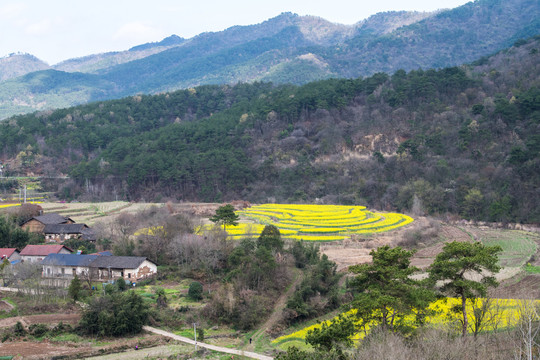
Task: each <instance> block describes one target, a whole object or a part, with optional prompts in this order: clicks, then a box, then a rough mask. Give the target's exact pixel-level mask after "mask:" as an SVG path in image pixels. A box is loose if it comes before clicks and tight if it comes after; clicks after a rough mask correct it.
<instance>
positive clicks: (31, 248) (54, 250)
mask: <svg viewBox="0 0 540 360" xmlns="http://www.w3.org/2000/svg"><path fill="white" fill-rule="evenodd" d="M72 252H73V251H72V250H71V249H70V248H68V247H67V246H65V245H26V246H25V248H24V249H22V250H21V260H22V261H29V262H40V261H42V260H43V259H45V258H46V257H47V255H49V254H71V253H72Z"/></svg>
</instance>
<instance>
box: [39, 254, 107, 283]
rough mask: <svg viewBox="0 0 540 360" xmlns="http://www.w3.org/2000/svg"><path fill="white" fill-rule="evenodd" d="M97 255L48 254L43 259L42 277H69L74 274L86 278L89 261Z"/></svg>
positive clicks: (88, 270) (88, 271)
mask: <svg viewBox="0 0 540 360" xmlns="http://www.w3.org/2000/svg"><path fill="white" fill-rule="evenodd" d="M97 257H98V255H78V254H49V255H47V257H45V259H43V261H41V265H43V277H52V278H70V279H72V278H73V277H74V276H75V275H77V276H79V277H81V278H86V277H88V275H89V273H90V263H92V261H94V260H95V259H96V258H97Z"/></svg>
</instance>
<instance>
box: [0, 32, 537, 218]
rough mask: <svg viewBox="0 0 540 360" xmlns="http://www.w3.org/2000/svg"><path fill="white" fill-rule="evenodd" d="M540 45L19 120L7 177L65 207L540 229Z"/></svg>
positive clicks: (6, 137)
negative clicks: (53, 195)
mask: <svg viewBox="0 0 540 360" xmlns="http://www.w3.org/2000/svg"><path fill="white" fill-rule="evenodd" d="M539 49H540V38H538V37H536V38H532V39H530V40H520V41H518V42H517V43H516V45H515V46H514V47H512V48H510V49H509V50H505V51H502V52H500V53H498V54H497V55H495V56H492V57H490V58H482V59H481V60H479V61H477V62H476V63H475V64H473V65H470V66H463V67H451V68H445V69H441V70H425V71H424V70H416V71H411V72H408V73H407V72H405V71H402V70H400V71H397V72H396V73H394V74H393V75H387V74H384V73H378V74H375V75H373V76H371V77H367V78H357V79H330V80H323V81H318V82H314V83H310V84H307V85H304V86H292V85H279V86H274V85H271V84H268V83H254V84H239V85H236V86H227V85H220V86H217V85H216V86H203V87H197V88H193V89H189V90H182V91H176V92H172V93H168V94H161V95H156V96H132V97H128V98H125V99H122V100H114V101H108V102H102V103H94V104H90V105H85V106H79V107H75V108H69V109H63V110H57V111H50V112H42V113H38V114H34V115H25V116H18V117H14V118H11V119H9V120H7V121H5V122H3V123H2V124H1V125H0V144H2V149H1V153H0V155H1V160H2V161H3V162H4V163H5V164H7V165H6V169H5V173H6V174H8V175H9V174H11V175H16V174H21V173H29V172H33V173H35V174H40V173H41V174H47V175H55V174H58V173H59V172H62V173H68V174H69V175H70V176H71V177H72V180H71V181H70V182H69V183H67V184H63V185H62V186H61V188H60V189H58V190H59V195H60V196H65V197H66V198H74V197H77V198H81V199H82V198H86V199H112V198H118V197H120V198H124V199H130V200H132V199H133V200H134V199H144V200H147V201H152V200H158V199H161V200H163V199H166V198H174V199H178V200H192V201H224V200H230V199H238V198H242V199H245V200H249V201H252V202H268V201H274V200H275V201H278V202H303V201H306V202H314V201H322V202H325V203H340V204H352V203H355V204H362V205H367V206H369V207H371V208H376V209H381V210H393V209H395V210H398V211H414V212H415V213H422V212H425V213H428V214H445V213H450V214H459V215H461V216H463V217H465V218H473V219H485V220H490V221H518V222H539V221H540V208H538V206H537V205H538V204H539V203H540V192H539V189H538V183H540V131H539V130H540V77H539V76H540V68H539V66H538V64H540V55H539Z"/></svg>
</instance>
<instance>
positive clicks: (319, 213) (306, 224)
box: [201, 204, 414, 241]
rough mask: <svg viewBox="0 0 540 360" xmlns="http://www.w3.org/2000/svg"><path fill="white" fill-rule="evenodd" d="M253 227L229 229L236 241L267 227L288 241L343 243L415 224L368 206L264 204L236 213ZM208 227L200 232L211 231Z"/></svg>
mask: <svg viewBox="0 0 540 360" xmlns="http://www.w3.org/2000/svg"><path fill="white" fill-rule="evenodd" d="M237 214H238V215H241V217H242V218H244V219H249V220H251V221H253V222H254V224H246V223H240V224H238V226H228V227H227V228H226V230H227V232H228V233H229V235H230V236H232V237H233V238H235V237H236V238H240V237H254V236H258V235H259V234H260V232H261V231H262V229H263V228H264V225H274V226H276V227H277V228H278V229H279V231H280V232H281V235H282V236H283V237H285V238H289V239H297V240H307V241H335V240H344V239H347V238H350V237H352V236H354V235H355V234H372V233H378V232H384V231H390V230H393V229H396V228H399V227H402V226H405V225H407V224H409V223H411V222H413V221H414V220H413V219H412V218H411V217H409V216H407V215H403V214H396V213H375V212H371V211H368V210H366V207H365V206H346V205H309V204H302V205H298V204H263V205H256V206H252V207H250V208H247V209H244V210H242V211H238V212H237ZM210 227H211V226H210V225H206V226H203V227H202V228H201V230H204V229H209V228H210Z"/></svg>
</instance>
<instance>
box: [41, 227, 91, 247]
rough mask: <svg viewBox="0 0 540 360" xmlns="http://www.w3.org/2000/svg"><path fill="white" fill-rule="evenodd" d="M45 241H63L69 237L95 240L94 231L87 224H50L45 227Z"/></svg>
mask: <svg viewBox="0 0 540 360" xmlns="http://www.w3.org/2000/svg"><path fill="white" fill-rule="evenodd" d="M43 234H44V235H45V241H47V242H57V243H60V242H63V241H66V240H69V239H83V240H88V241H95V240H96V238H95V235H94V232H93V231H92V230H91V229H90V228H89V227H88V226H86V224H48V225H45V227H44V228H43Z"/></svg>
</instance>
